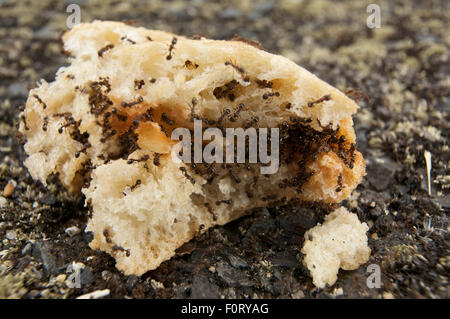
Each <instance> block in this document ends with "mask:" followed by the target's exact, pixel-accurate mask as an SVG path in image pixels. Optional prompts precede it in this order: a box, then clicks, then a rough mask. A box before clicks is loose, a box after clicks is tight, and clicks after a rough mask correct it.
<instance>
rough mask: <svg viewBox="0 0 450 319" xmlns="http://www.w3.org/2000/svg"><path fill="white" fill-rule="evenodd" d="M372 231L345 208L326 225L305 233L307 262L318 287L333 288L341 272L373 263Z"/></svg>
mask: <svg viewBox="0 0 450 319" xmlns="http://www.w3.org/2000/svg"><path fill="white" fill-rule="evenodd" d="M368 230H369V227H368V226H367V224H366V223H361V222H360V221H359V220H358V216H357V215H356V214H353V213H350V212H349V211H348V210H347V209H346V208H345V207H341V208H338V209H336V210H335V211H333V212H332V213H330V214H329V215H327V216H325V221H324V222H323V224H322V225H320V224H319V225H317V226H315V227H313V228H311V229H310V230H308V231H307V232H306V233H305V243H304V245H303V248H302V253H304V254H305V257H304V259H303V262H304V264H305V265H306V267H307V268H308V269H309V272H310V274H311V276H312V278H313V283H314V285H316V286H317V287H319V288H323V287H325V285H326V284H328V285H330V286H331V285H333V284H334V283H335V282H336V280H337V274H338V271H339V268H342V269H344V270H354V269H357V268H358V267H359V266H360V265H362V264H364V263H365V262H367V260H369V256H370V248H369V246H368V245H367V235H366V232H367V231H368Z"/></svg>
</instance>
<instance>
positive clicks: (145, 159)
mask: <svg viewBox="0 0 450 319" xmlns="http://www.w3.org/2000/svg"><path fill="white" fill-rule="evenodd" d="M149 158H150V156H148V155H144V156H142V157H141V158H138V159H134V158H131V159H129V160H128V161H127V164H133V163H135V162H137V163H139V162H146V161H148V159H149Z"/></svg>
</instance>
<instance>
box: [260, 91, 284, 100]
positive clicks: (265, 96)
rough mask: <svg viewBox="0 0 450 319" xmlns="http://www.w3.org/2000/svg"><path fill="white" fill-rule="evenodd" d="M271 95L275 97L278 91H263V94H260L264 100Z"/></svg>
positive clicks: (278, 94) (278, 93)
mask: <svg viewBox="0 0 450 319" xmlns="http://www.w3.org/2000/svg"><path fill="white" fill-rule="evenodd" d="M271 96H276V97H278V96H280V92H271V93H264V94H263V96H262V98H263V99H264V100H267V99H268V98H269V97H271Z"/></svg>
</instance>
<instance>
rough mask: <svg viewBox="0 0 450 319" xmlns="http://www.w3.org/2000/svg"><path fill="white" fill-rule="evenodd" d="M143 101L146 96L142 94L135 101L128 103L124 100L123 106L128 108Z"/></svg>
mask: <svg viewBox="0 0 450 319" xmlns="http://www.w3.org/2000/svg"><path fill="white" fill-rule="evenodd" d="M143 101H144V98H143V97H142V96H140V97H139V98H138V99H137V101H135V102H129V103H127V102H122V107H123V108H126V107H132V106H134V105H136V104H139V103H142V102H143Z"/></svg>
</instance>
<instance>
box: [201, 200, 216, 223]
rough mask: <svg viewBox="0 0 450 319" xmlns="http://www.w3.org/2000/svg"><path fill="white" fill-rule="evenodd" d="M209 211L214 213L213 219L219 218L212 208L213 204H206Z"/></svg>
mask: <svg viewBox="0 0 450 319" xmlns="http://www.w3.org/2000/svg"><path fill="white" fill-rule="evenodd" d="M204 205H205V207H206V209H207V210H208V212H209V213H210V214H211V215H212V217H213V221H216V220H217V215H216V214H215V213H214V210H213V209H212V207H211V205H210V204H209V203H205V204H204Z"/></svg>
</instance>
